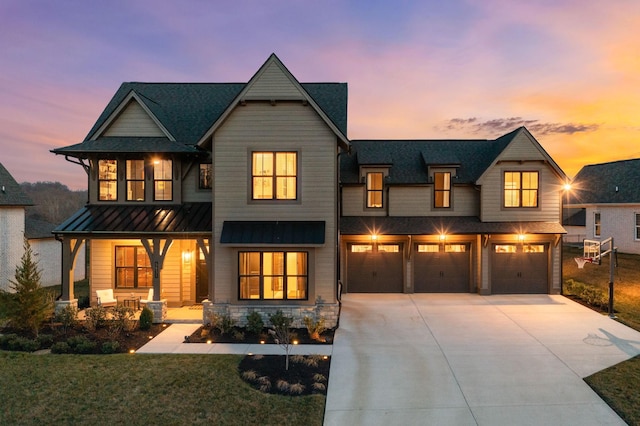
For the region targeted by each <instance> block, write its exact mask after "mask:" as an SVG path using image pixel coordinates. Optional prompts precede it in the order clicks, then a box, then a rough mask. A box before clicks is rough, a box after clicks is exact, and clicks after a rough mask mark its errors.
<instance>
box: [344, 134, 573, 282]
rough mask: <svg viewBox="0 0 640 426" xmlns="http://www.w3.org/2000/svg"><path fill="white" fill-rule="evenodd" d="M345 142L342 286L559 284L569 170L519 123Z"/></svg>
mask: <svg viewBox="0 0 640 426" xmlns="http://www.w3.org/2000/svg"><path fill="white" fill-rule="evenodd" d="M351 143H352V152H351V154H350V155H343V156H341V161H342V164H341V170H340V174H341V181H342V218H341V225H340V230H341V236H342V238H341V249H342V256H341V261H342V264H343V265H344V267H343V268H342V271H341V273H342V275H341V278H342V280H343V282H344V290H346V291H347V292H478V293H480V294H499V293H559V292H560V290H561V260H562V256H561V249H562V245H561V244H560V240H561V236H562V234H563V233H564V232H565V231H564V229H563V228H562V226H561V225H560V219H561V196H562V187H563V184H564V183H565V182H566V179H567V178H566V176H565V175H564V173H563V172H562V170H560V168H559V167H558V166H557V164H556V163H555V162H554V161H553V160H552V159H551V157H550V156H549V155H548V154H547V153H546V152H545V150H544V149H543V148H542V147H541V146H540V144H539V143H538V142H537V141H536V140H535V138H534V137H533V136H532V135H531V134H530V133H529V132H528V131H527V130H526V129H525V128H519V129H517V130H515V131H513V132H511V133H509V134H506V135H504V136H502V137H500V138H498V139H496V140H416V141H381V140H363V141H351Z"/></svg>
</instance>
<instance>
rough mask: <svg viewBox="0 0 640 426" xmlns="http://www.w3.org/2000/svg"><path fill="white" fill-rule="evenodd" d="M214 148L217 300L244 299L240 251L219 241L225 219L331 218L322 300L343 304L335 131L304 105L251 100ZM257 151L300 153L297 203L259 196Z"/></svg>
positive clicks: (319, 254)
mask: <svg viewBox="0 0 640 426" xmlns="http://www.w3.org/2000/svg"><path fill="white" fill-rule="evenodd" d="M213 150H214V166H213V167H214V200H215V201H214V210H215V213H214V237H213V239H214V241H215V245H216V247H215V268H214V270H215V272H214V274H215V281H214V282H215V296H214V297H215V302H216V303H228V302H230V301H234V300H235V299H237V280H236V275H237V271H235V270H234V265H236V264H237V261H236V260H234V259H233V258H232V256H233V255H234V251H233V250H232V249H231V247H229V246H227V245H220V243H219V241H220V234H221V232H222V225H223V223H224V221H225V220H305V221H314V220H322V221H325V222H326V235H325V244H324V246H323V247H317V248H315V249H314V250H315V270H316V271H317V273H316V275H315V277H314V284H315V297H316V298H317V297H321V298H322V299H323V300H324V301H327V302H329V303H332V302H335V277H336V271H335V250H334V249H335V245H336V241H335V238H336V219H335V216H336V201H335V197H336V166H337V140H336V136H335V134H334V133H333V132H331V130H330V129H329V128H328V127H327V125H326V123H324V121H322V120H321V118H320V117H319V116H318V114H317V113H316V112H315V110H314V109H313V108H312V107H310V106H308V105H307V106H305V105H303V104H302V103H301V102H278V103H277V104H276V105H275V106H272V105H271V104H269V103H255V102H251V103H247V104H246V106H238V107H236V109H235V110H234V111H233V112H232V113H231V114H230V116H229V117H228V119H227V121H226V122H225V123H224V125H223V126H221V128H220V129H219V130H218V131H217V132H216V134H215V135H214V140H213ZM254 150H259V151H260V150H263V151H284V150H291V151H296V152H297V153H298V166H299V169H298V186H299V191H298V194H299V199H298V200H297V201H295V202H272V201H266V202H256V201H252V200H251V170H250V167H251V153H252V151H254ZM262 248H264V247H262ZM301 249H303V248H301ZM309 302H313V300H310V301H309Z"/></svg>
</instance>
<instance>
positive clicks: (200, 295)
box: [196, 257, 209, 303]
mask: <svg viewBox="0 0 640 426" xmlns="http://www.w3.org/2000/svg"><path fill="white" fill-rule="evenodd" d="M208 297H209V270H208V269H207V262H206V261H205V259H204V257H202V258H201V259H198V262H197V263H196V303H200V302H202V301H203V300H204V299H206V298H208Z"/></svg>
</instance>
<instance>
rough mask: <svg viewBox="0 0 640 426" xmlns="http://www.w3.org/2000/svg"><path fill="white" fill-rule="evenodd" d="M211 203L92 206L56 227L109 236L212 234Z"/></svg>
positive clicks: (60, 230) (64, 231)
mask: <svg viewBox="0 0 640 426" xmlns="http://www.w3.org/2000/svg"><path fill="white" fill-rule="evenodd" d="M211 229H212V210H211V203H187V204H175V205H151V204H145V205H123V204H113V205H102V204H101V205H89V206H85V207H83V208H82V209H80V210H78V211H77V212H76V213H75V214H74V215H73V216H71V217H70V218H69V219H67V220H66V221H65V222H64V223H62V224H61V225H60V226H58V227H57V228H56V229H54V230H53V233H54V234H87V235H92V236H96V235H103V236H105V237H110V238H112V237H115V236H119V237H129V238H131V237H135V236H136V235H177V234H180V235H182V234H189V235H193V236H196V235H211Z"/></svg>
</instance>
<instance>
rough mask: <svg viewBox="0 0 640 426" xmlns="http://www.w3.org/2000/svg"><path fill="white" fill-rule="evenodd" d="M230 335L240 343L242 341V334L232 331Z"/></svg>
mask: <svg viewBox="0 0 640 426" xmlns="http://www.w3.org/2000/svg"><path fill="white" fill-rule="evenodd" d="M231 335H232V336H233V338H234V339H236V340H239V341H241V342H242V341H243V340H244V333H243V332H242V331H239V330H233V332H232V333H231Z"/></svg>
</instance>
